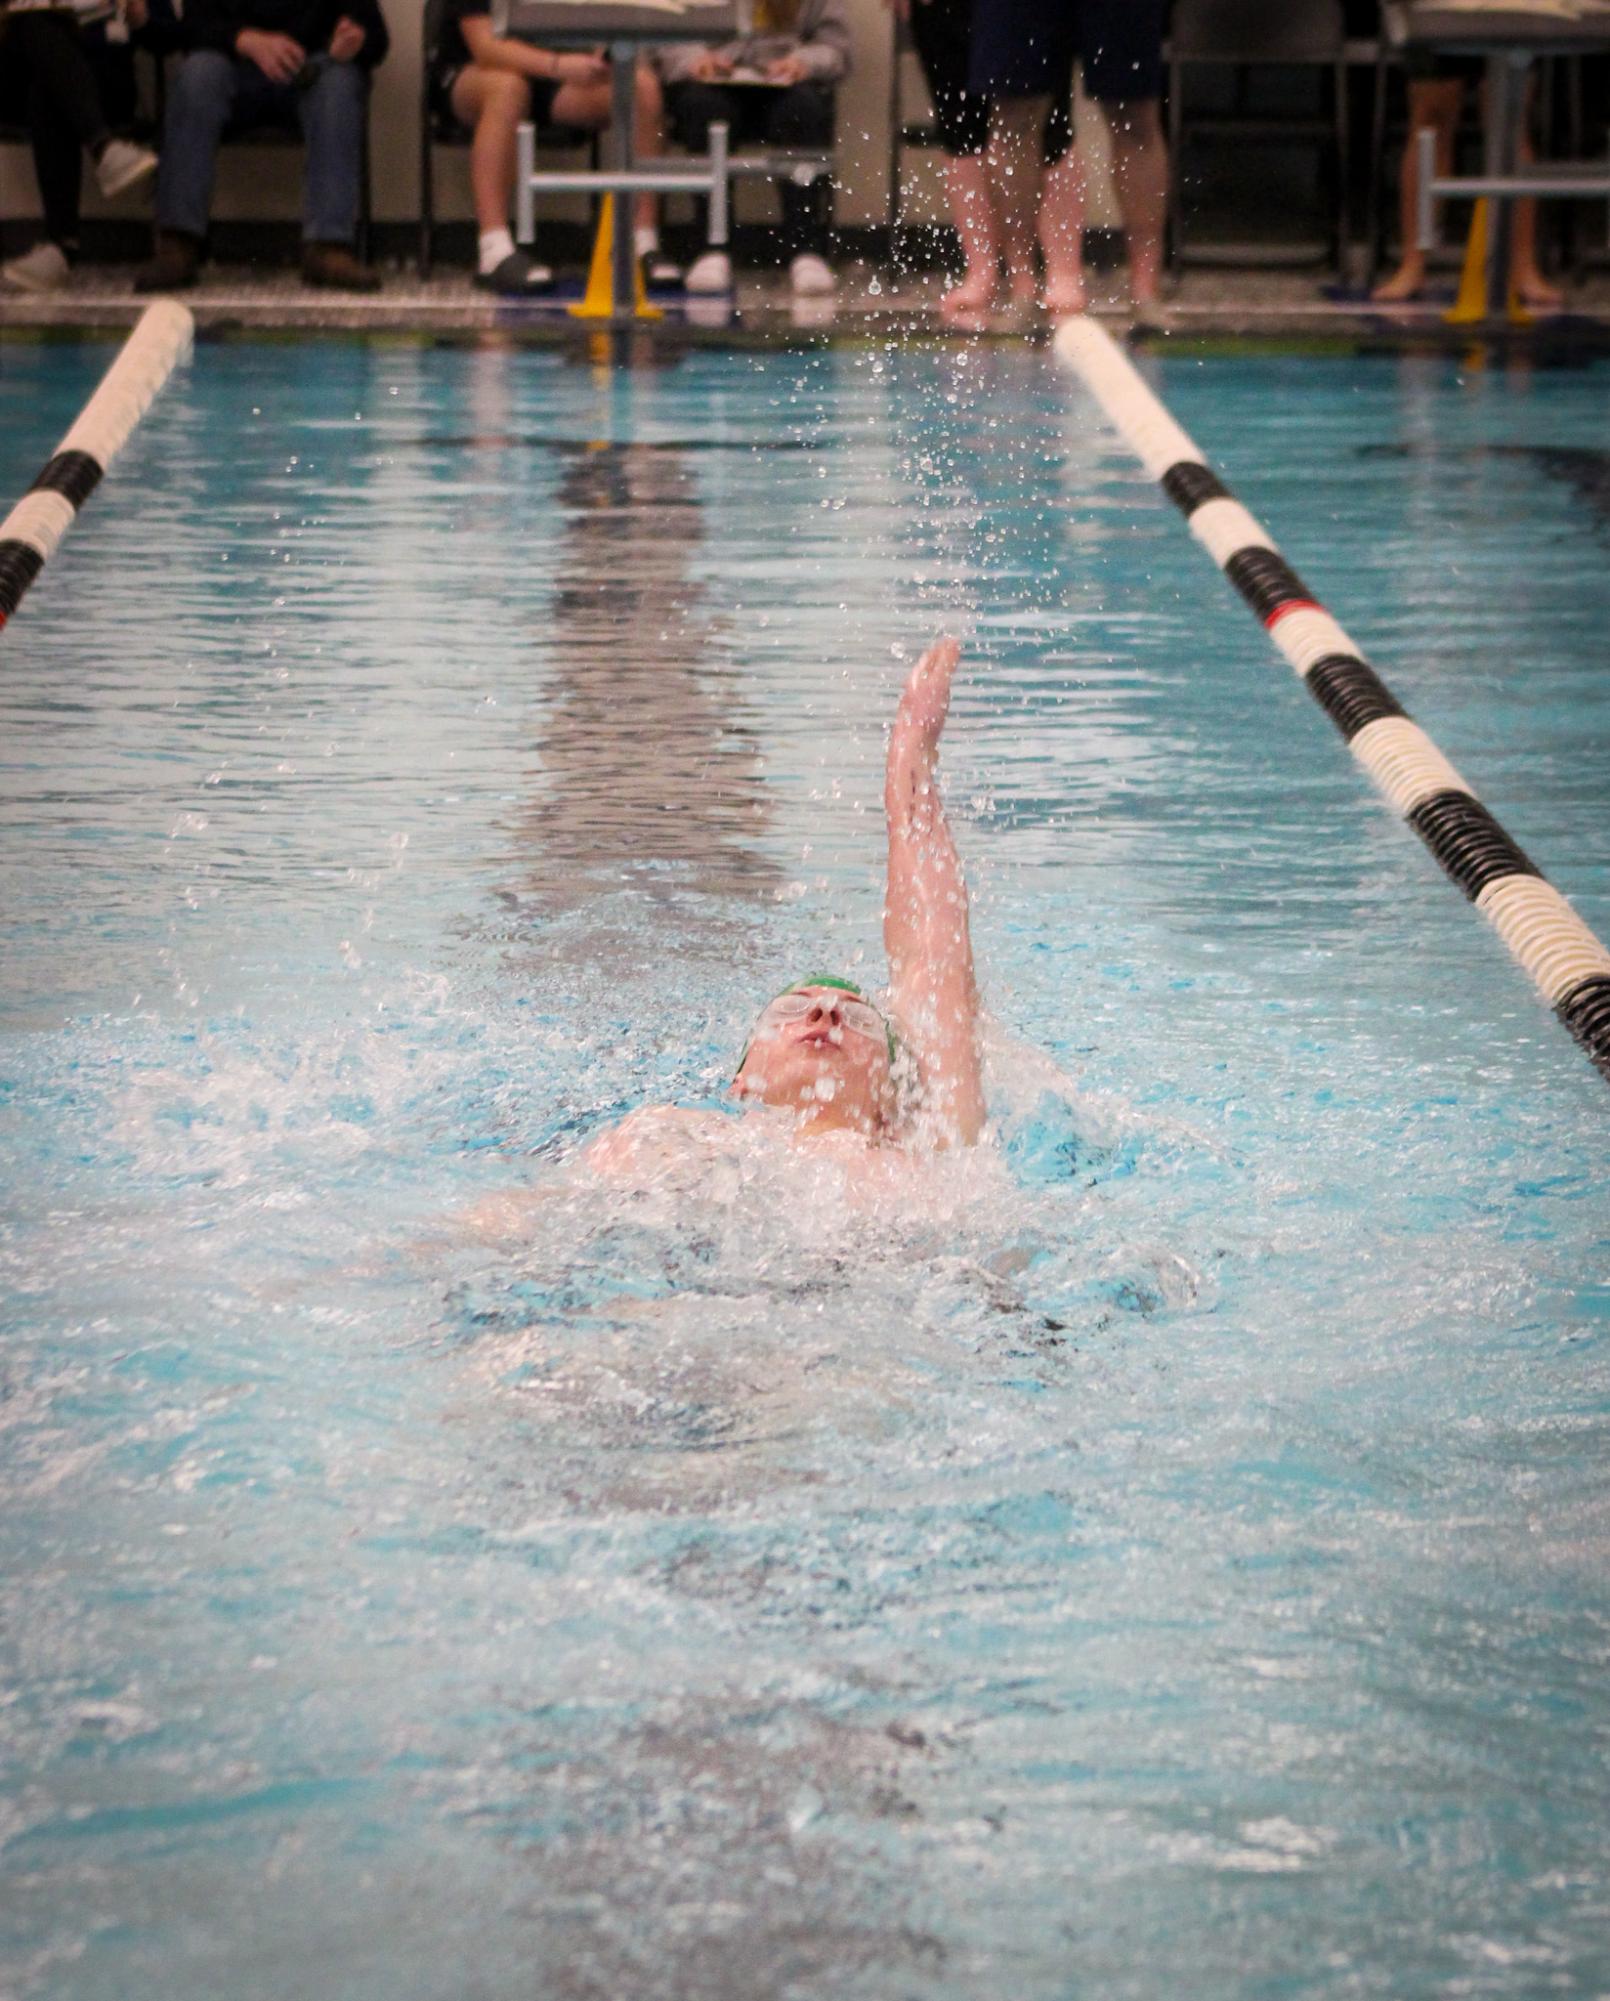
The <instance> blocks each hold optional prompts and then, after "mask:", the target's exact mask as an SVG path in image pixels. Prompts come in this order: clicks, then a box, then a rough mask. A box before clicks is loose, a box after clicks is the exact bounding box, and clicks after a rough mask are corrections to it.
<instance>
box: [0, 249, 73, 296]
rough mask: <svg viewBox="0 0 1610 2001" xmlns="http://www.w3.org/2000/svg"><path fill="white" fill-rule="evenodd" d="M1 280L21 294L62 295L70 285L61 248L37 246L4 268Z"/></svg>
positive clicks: (7, 262) (7, 261)
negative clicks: (61, 291) (57, 293)
mask: <svg viewBox="0 0 1610 2001" xmlns="http://www.w3.org/2000/svg"><path fill="white" fill-rule="evenodd" d="M0 279H3V280H4V282H5V283H6V284H8V285H10V286H11V287H12V288H13V289H14V290H15V291H18V292H59V291H60V290H61V289H62V287H63V286H64V285H65V284H66V283H67V259H66V256H65V255H64V254H63V252H62V250H61V247H60V246H59V245H58V244H55V243H36V244H35V245H34V247H33V249H32V250H25V251H24V252H23V253H22V255H21V256H20V257H8V258H7V259H6V261H5V263H4V264H0Z"/></svg>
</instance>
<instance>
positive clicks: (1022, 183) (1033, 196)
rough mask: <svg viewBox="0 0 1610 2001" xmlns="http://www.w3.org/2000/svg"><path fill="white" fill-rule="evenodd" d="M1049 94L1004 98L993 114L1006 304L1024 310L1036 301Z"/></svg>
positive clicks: (992, 162) (993, 179)
mask: <svg viewBox="0 0 1610 2001" xmlns="http://www.w3.org/2000/svg"><path fill="white" fill-rule="evenodd" d="M1050 104H1051V100H1050V98H1049V97H1048V96H1047V97H1001V98H997V99H996V101H995V107H994V111H993V113H992V115H991V118H990V132H989V154H988V159H989V180H990V190H991V192H992V194H993V196H994V199H995V216H996V221H997V224H998V226H999V228H1000V239H1001V254H1002V256H1003V257H1004V258H1005V260H1006V303H1007V306H1008V308H1009V309H1011V310H1014V311H1017V312H1024V311H1027V310H1028V309H1030V308H1031V307H1032V306H1033V304H1034V292H1035V271H1034V244H1035V222H1036V217H1037V215H1038V211H1039V205H1040V153H1041V143H1040V134H1041V131H1042V129H1043V127H1044V125H1045V114H1046V112H1047V111H1048V110H1049V109H1050Z"/></svg>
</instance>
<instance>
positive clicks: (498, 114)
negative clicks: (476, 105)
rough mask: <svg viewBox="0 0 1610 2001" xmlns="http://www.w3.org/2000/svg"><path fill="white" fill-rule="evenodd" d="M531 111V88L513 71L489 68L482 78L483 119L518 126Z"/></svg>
mask: <svg viewBox="0 0 1610 2001" xmlns="http://www.w3.org/2000/svg"><path fill="white" fill-rule="evenodd" d="M530 109H531V86H530V84H528V83H527V82H526V80H525V78H524V77H523V76H520V75H519V74H518V73H517V72H516V71H514V70H512V69H491V68H488V69H487V70H485V71H484V72H483V73H482V76H481V117H483V118H491V119H493V120H495V121H496V122H497V123H499V124H503V123H507V124H510V125H518V124H519V123H520V120H521V119H522V118H524V117H525V116H526V114H527V112H529V111H530Z"/></svg>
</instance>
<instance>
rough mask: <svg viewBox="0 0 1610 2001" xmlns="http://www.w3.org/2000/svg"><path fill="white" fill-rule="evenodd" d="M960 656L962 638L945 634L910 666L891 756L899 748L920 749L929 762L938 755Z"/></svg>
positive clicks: (895, 723)
mask: <svg viewBox="0 0 1610 2001" xmlns="http://www.w3.org/2000/svg"><path fill="white" fill-rule="evenodd" d="M960 658H962V646H960V640H954V638H950V636H946V638H938V640H934V644H932V646H930V648H928V652H924V654H922V658H920V660H918V662H916V666H914V668H912V670H910V674H908V678H906V688H904V694H902V696H900V708H898V710H896V714H894V738H892V740H890V758H894V752H896V748H906V750H920V752H922V754H924V756H926V760H928V764H932V760H934V758H936V756H938V750H940V736H942V734H944V718H946V716H948V714H950V682H952V678H954V674H956V662H958V660H960Z"/></svg>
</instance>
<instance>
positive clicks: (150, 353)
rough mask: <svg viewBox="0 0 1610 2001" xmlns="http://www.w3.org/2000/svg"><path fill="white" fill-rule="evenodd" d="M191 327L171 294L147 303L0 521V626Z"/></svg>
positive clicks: (181, 351)
mask: <svg viewBox="0 0 1610 2001" xmlns="http://www.w3.org/2000/svg"><path fill="white" fill-rule="evenodd" d="M194 331H195V328H194V322H193V321H192V320H191V317H190V315H189V313H188V312H186V311H185V309H184V307H183V306H181V305H179V304H177V303H176V302H175V301H174V300H172V299H158V300H157V301H156V302H155V304H154V305H150V306H147V307H146V309H145V311H144V312H143V313H142V314H141V315H140V318H139V321H138V323H137V325H136V326H135V329H134V331H133V332H132V333H131V334H130V335H129V337H128V339H127V340H126V341H125V342H124V343H123V346H122V348H121V349H120V350H119V353H118V357H117V359H116V361H114V362H113V363H112V365H111V367H110V368H109V369H108V370H107V371H106V374H105V375H104V376H103V377H102V379H101V385H100V387H99V388H98V389H97V390H96V391H95V394H94V395H93V396H92V397H91V398H90V399H89V401H88V402H87V403H86V404H85V405H84V407H83V409H82V410H81V411H80V412H79V416H78V421H77V422H76V423H75V424H74V425H73V427H72V429H71V430H70V431H69V432H68V433H67V435H66V437H65V438H63V439H62V441H61V443H60V444H59V445H58V446H57V447H56V450H55V451H54V453H53V454H52V455H51V457H50V459H49V461H48V463H47V464H46V466H45V469H44V471H43V472H42V473H41V474H40V475H39V477H38V478H37V479H36V480H35V481H34V483H33V485H32V486H31V487H30V488H29V489H28V491H27V492H26V493H25V494H24V495H23V497H22V498H21V500H19V501H18V502H17V504H16V506H15V507H14V508H12V510H11V512H10V513H9V514H8V515H7V516H6V518H5V520H4V521H0V626H3V625H4V624H5V622H6V620H7V619H8V618H10V616H11V614H12V613H13V612H14V611H15V610H16V609H17V606H18V605H19V604H20V603H21V602H22V596H23V593H24V592H25V591H26V590H27V588H28V586H29V585H30V584H31V583H32V582H33V580H34V578H35V577H37V576H38V574H39V572H40V571H41V570H42V569H43V568H44V567H45V564H46V562H47V561H48V560H49V559H50V557H52V556H53V555H54V554H55V553H56V545H57V544H58V543H59V542H60V541H61V538H62V537H63V536H64V535H65V534H66V533H67V531H68V529H69V528H71V527H72V525H73V523H74V521H76V520H77V518H78V510H79V509H80V508H81V507H82V506H83V504H84V502H85V501H86V500H88V498H89V497H90V495H91V494H92V493H93V492H94V491H95V489H96V487H97V486H99V485H100V483H101V477H102V475H103V474H104V473H105V471H106V469H107V467H108V466H109V465H110V464H111V463H112V461H113V459H114V458H116V457H117V455H118V453H119V452H120V451H121V450H122V449H123V447H124V446H125V445H126V444H127V443H128V441H129V436H130V434H131V433H132V431H133V429H134V427H135V425H136V424H137V423H139V421H140V419H141V418H142V417H143V416H144V415H145V413H146V411H147V410H148V409H149V408H150V407H151V403H152V401H153V399H154V398H155V396H156V393H157V391H158V390H159V389H160V388H161V387H162V385H163V383H165V382H166V381H167V379H168V377H169V376H170V375H171V374H172V373H173V371H174V369H175V368H177V367H178V365H179V363H180V362H181V361H183V360H184V359H185V357H186V356H187V355H188V354H189V352H190V344H191V341H192V339H193V337H194Z"/></svg>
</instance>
